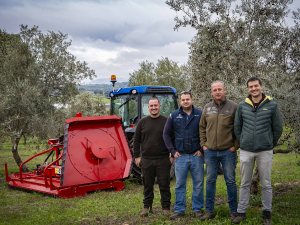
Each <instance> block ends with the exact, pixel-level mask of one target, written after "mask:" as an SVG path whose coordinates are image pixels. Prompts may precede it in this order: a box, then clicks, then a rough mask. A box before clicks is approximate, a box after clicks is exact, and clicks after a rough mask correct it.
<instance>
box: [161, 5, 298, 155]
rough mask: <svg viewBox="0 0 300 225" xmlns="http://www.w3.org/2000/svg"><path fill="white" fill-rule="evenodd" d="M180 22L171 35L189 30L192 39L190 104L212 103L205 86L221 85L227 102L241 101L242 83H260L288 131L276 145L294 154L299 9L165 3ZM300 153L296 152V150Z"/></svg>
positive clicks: (295, 143)
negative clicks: (290, 21) (254, 80)
mask: <svg viewBox="0 0 300 225" xmlns="http://www.w3.org/2000/svg"><path fill="white" fill-rule="evenodd" d="M166 3H167V4H168V5H169V6H170V7H171V8H172V9H173V10H175V11H177V12H180V15H183V16H182V17H180V16H177V17H175V21H176V24H175V29H178V28H179V27H185V26H192V27H194V28H195V29H196V30H197V34H196V35H195V37H194V38H193V39H192V40H191V42H190V43H189V45H190V55H189V62H188V64H189V66H190V68H191V70H192V72H191V73H192V90H194V95H195V100H196V101H195V103H196V105H197V106H198V107H200V108H202V107H203V106H204V105H205V104H206V103H207V102H209V101H210V100H211V96H210V84H211V82H213V81H215V80H222V81H224V82H225V85H226V87H227V96H228V97H229V98H230V99H232V100H234V101H236V102H240V101H242V100H243V99H244V98H245V97H246V96H247V95H248V92H247V88H246V81H247V80H248V78H250V77H252V76H257V77H259V78H260V79H261V80H262V82H263V85H264V92H265V93H266V94H267V95H270V96H271V97H273V98H274V99H275V100H276V101H277V102H278V104H279V107H280V110H281V113H282V117H283V122H284V125H285V127H286V128H287V131H286V132H285V134H284V135H283V136H282V139H281V143H283V142H287V143H288V145H289V148H290V150H291V149H292V150H295V151H297V149H296V148H298V149H299V144H297V143H300V137H299V136H300V134H299V130H300V119H299V112H300V106H299V104H298V102H299V100H300V99H299V98H300V76H299V74H300V51H299V46H300V33H299V31H300V30H299V28H300V27H299V21H300V20H299V18H300V17H299V13H300V11H299V9H298V11H297V12H293V18H294V24H293V25H289V24H287V22H286V21H285V18H286V17H287V16H288V15H289V12H290V10H289V5H290V4H291V3H292V1H291V0H247V1H246V0H242V1H239V2H236V3H235V2H234V1H232V0H201V1H199V0H169V1H167V2H166ZM295 138H296V141H295ZM298 151H299V150H298Z"/></svg>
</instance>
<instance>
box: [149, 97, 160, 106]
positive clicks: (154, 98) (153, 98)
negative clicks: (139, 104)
mask: <svg viewBox="0 0 300 225" xmlns="http://www.w3.org/2000/svg"><path fill="white" fill-rule="evenodd" d="M151 100H157V101H158V104H159V105H160V101H159V100H158V98H157V97H152V98H151V99H150V100H149V102H150V101H151Z"/></svg>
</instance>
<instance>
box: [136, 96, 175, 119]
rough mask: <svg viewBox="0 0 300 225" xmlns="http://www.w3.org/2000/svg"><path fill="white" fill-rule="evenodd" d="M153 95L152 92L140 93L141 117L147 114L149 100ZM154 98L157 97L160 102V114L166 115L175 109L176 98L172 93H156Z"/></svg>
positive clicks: (148, 113)
mask: <svg viewBox="0 0 300 225" xmlns="http://www.w3.org/2000/svg"><path fill="white" fill-rule="evenodd" d="M152 97H153V95H152V94H143V95H142V118H143V117H145V116H149V115H150V112H149V110H148V105H149V100H150V99H151V98H152ZM155 97H156V98H158V100H159V102H160V104H161V110H160V114H162V115H164V116H166V117H168V116H169V115H170V113H171V112H172V111H174V110H176V105H175V102H176V99H175V96H174V95H172V94H156V95H155Z"/></svg>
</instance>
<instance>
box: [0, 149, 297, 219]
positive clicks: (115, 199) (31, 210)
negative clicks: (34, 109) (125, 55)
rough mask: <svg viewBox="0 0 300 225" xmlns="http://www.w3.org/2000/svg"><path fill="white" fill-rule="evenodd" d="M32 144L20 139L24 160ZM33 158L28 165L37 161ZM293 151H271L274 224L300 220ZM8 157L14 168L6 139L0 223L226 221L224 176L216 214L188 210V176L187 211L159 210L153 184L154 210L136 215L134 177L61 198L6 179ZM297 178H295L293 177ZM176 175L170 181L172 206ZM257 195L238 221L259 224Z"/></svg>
mask: <svg viewBox="0 0 300 225" xmlns="http://www.w3.org/2000/svg"><path fill="white" fill-rule="evenodd" d="M45 148H46V147H45V146H44V147H40V150H37V149H36V147H35V146H34V145H26V146H23V145H21V146H20V148H19V153H20V155H21V157H22V159H23V161H24V160H26V159H27V158H29V157H30V156H33V155H34V154H36V153H38V152H41V151H42V149H45ZM43 159H44V158H43V157H42V158H37V159H36V160H35V161H34V162H33V163H32V164H30V165H28V167H29V168H34V167H35V164H37V163H41V162H42V161H43ZM299 160H300V159H299V157H298V158H297V157H296V155H295V154H293V153H290V154H275V155H274V159H273V167H272V184H273V186H274V188H273V193H274V197H273V215H272V222H273V224H300V215H299V209H300V184H299V181H300V162H299ZM5 163H8V170H9V173H15V172H17V171H18V168H17V166H16V164H15V162H14V160H13V157H12V153H11V145H9V144H4V145H3V146H2V147H1V149H0V215H1V216H0V224H22V225H23V224H231V222H230V219H229V208H228V204H227V192H226V185H225V181H224V178H223V176H221V175H219V176H218V181H217V192H216V201H215V203H216V205H215V211H216V212H217V217H216V218H215V219H213V220H210V221H205V222H201V221H200V220H197V219H196V218H195V217H194V215H193V213H192V209H191V208H192V206H191V195H192V182H191V178H190V177H189V178H188V184H187V204H188V205H187V211H186V216H185V217H183V218H181V219H180V220H178V221H170V220H169V219H168V217H167V216H164V215H162V210H161V208H160V195H159V190H158V187H157V185H155V199H154V205H153V208H154V209H153V210H154V214H150V215H149V217H146V218H141V217H139V213H140V211H141V210H142V208H143V203H142V200H143V188H142V186H141V185H139V184H137V183H136V182H135V181H134V179H133V178H130V179H127V180H126V181H125V184H126V187H125V189H124V190H123V191H120V192H104V191H97V192H94V193H91V194H88V195H87V196H86V197H77V198H73V199H61V198H55V197H52V196H47V195H43V194H41V193H36V192H35V193H28V192H25V191H20V190H13V189H11V188H9V187H8V185H7V184H6V181H5V172H4V164H5ZM236 173H237V185H238V187H239V184H240V171H239V164H238V166H237V169H236ZM297 182H298V183H297ZM174 188H175V180H173V181H172V182H171V192H172V200H171V202H172V206H171V207H172V208H171V211H173V206H174V201H175V196H174ZM261 208H262V206H261V196H260V194H259V195H257V196H251V199H250V207H249V209H248V211H247V220H246V221H243V222H242V223H241V224H262V218H261V213H262V212H261Z"/></svg>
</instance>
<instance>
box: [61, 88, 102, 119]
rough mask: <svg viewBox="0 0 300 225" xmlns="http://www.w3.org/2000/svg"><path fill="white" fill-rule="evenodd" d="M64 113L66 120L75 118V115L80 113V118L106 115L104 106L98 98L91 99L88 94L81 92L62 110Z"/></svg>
mask: <svg viewBox="0 0 300 225" xmlns="http://www.w3.org/2000/svg"><path fill="white" fill-rule="evenodd" d="M64 110H65V111H66V116H67V117H66V118H72V117H75V115H76V113H79V112H81V113H82V116H103V115H106V114H107V113H106V107H105V104H104V103H103V102H102V101H101V98H100V96H99V95H98V98H94V99H93V98H92V96H91V94H90V93H88V92H83V93H81V94H80V95H78V96H77V97H76V98H74V99H73V100H72V101H70V103H69V104H68V107H67V108H65V109H64Z"/></svg>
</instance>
